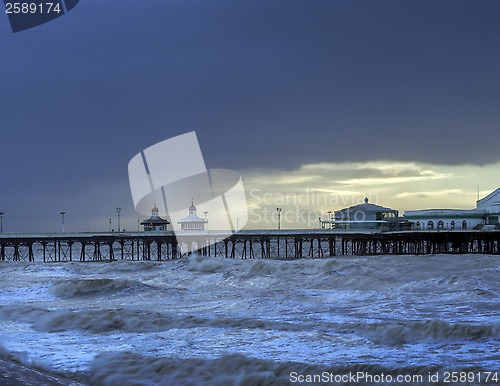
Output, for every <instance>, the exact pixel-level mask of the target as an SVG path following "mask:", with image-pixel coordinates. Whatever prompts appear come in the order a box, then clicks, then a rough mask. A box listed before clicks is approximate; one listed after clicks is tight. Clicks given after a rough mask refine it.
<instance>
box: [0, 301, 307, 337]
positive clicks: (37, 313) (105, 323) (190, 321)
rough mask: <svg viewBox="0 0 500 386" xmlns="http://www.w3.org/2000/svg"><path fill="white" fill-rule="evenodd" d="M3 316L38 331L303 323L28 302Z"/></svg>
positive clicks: (269, 326) (5, 310) (264, 326)
mask: <svg viewBox="0 0 500 386" xmlns="http://www.w3.org/2000/svg"><path fill="white" fill-rule="evenodd" d="M0 317H2V318H4V319H8V320H12V321H19V322H24V323H29V324H31V325H32V327H33V328H34V329H36V330H38V331H44V332H63V331H68V330H82V331H87V332H92V333H106V332H113V331H122V332H160V331H166V330H170V329H176V328H196V327H212V328H230V329H232V328H245V329H268V330H271V329H272V330H284V331H289V330H299V329H301V328H303V327H302V326H301V325H299V324H294V323H285V322H278V321H270V320H263V319H258V318H249V317H245V318H224V317H213V318H212V317H202V316H195V315H178V314H165V313H160V312H151V311H144V310H133V309H101V310H94V309H91V310H79V311H72V310H57V311H54V310H47V309H41V308H35V307H30V306H26V305H9V306H4V307H1V308H0Z"/></svg>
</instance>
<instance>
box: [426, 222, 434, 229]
mask: <svg viewBox="0 0 500 386" xmlns="http://www.w3.org/2000/svg"><path fill="white" fill-rule="evenodd" d="M427 229H434V222H433V221H429V222H428V223H427Z"/></svg>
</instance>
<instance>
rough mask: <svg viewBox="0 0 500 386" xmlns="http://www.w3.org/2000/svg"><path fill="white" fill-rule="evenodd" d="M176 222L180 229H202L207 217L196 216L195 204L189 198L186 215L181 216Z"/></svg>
mask: <svg viewBox="0 0 500 386" xmlns="http://www.w3.org/2000/svg"><path fill="white" fill-rule="evenodd" d="M205 216H206V213H205ZM177 223H178V224H180V226H181V230H182V231H193V230H194V231H204V230H205V225H206V224H207V223H208V219H207V218H201V217H198V215H197V214H196V206H194V204H193V200H191V206H190V207H189V213H188V215H187V217H184V218H181V219H180V220H179V221H177Z"/></svg>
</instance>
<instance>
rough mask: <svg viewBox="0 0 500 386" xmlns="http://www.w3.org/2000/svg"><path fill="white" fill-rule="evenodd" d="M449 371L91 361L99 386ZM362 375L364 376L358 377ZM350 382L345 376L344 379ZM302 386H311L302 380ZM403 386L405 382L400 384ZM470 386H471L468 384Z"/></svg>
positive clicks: (114, 358) (234, 359) (234, 360)
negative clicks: (303, 385)
mask: <svg viewBox="0 0 500 386" xmlns="http://www.w3.org/2000/svg"><path fill="white" fill-rule="evenodd" d="M443 371H444V369H443V368H442V367H441V366H414V367H401V368H398V367H387V366H382V365H373V364H363V363H361V364H345V365H336V364H333V365H332V364H326V365H319V364H306V363H300V362H288V361H286V362H279V361H273V360H264V359H257V358H252V357H249V356H246V355H242V354H226V355H224V356H222V357H220V358H217V359H203V358H187V359H182V358H165V357H152V356H145V355H139V354H137V353H133V352H108V353H102V354H99V355H98V356H97V357H96V358H95V359H94V360H93V361H92V363H91V365H90V371H89V375H88V379H89V382H90V384H92V385H96V386H108V385H109V386H111V385H117V384H119V385H122V386H129V385H156V386H170V385H179V386H184V385H206V386H212V385H229V386H231V385H234V386H246V385H248V386H250V385H262V386H267V385H269V386H271V385H273V386H274V385H276V386H280V385H290V384H293V383H292V381H293V379H292V378H291V374H293V376H297V375H299V374H300V375H310V376H313V375H320V374H324V376H327V377H330V378H329V379H332V378H331V377H334V376H336V375H337V376H344V377H346V376H347V377H348V376H349V374H364V375H363V376H365V378H366V379H365V380H363V379H362V378H359V379H357V380H356V381H355V382H352V381H349V380H348V378H347V380H346V381H344V382H325V380H323V381H315V382H313V383H314V384H318V385H326V384H328V385H331V384H342V385H357V386H361V385H377V386H382V385H394V384H395V383H394V381H392V382H373V381H370V380H369V379H368V376H370V375H371V376H374V375H381V374H385V379H388V376H390V377H392V379H393V380H394V379H396V377H397V376H403V377H404V376H407V375H419V376H422V378H421V379H422V380H423V381H422V382H413V383H404V384H412V385H426V384H429V382H428V375H429V374H437V373H440V377H439V379H443ZM446 371H458V372H461V371H462V372H471V371H474V372H477V371H484V370H483V369H481V368H478V367H458V366H457V367H456V368H453V369H446ZM359 376H360V377H361V375H359ZM344 379H345V378H344ZM297 384H312V383H311V382H306V383H304V382H302V383H297ZM400 384H401V383H400ZM468 385H470V383H468Z"/></svg>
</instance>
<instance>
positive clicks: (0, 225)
mask: <svg viewBox="0 0 500 386" xmlns="http://www.w3.org/2000/svg"><path fill="white" fill-rule="evenodd" d="M0 233H3V212H0Z"/></svg>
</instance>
